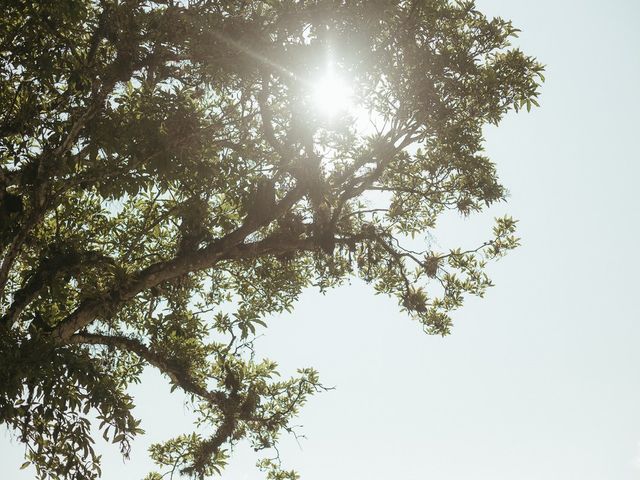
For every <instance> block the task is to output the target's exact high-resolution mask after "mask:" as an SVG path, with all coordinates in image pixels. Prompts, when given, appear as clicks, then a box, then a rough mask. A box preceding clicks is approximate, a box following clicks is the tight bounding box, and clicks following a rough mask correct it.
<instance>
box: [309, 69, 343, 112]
mask: <svg viewBox="0 0 640 480" xmlns="http://www.w3.org/2000/svg"><path fill="white" fill-rule="evenodd" d="M352 97H353V91H352V89H351V87H350V86H349V84H348V83H347V82H345V81H344V79H342V78H340V76H338V75H336V74H335V73H334V72H333V71H328V72H327V73H326V74H325V75H324V76H323V77H321V78H320V79H318V81H316V82H315V84H314V85H313V102H314V104H315V106H316V108H317V109H318V110H319V111H320V112H322V113H323V114H324V115H326V116H328V117H333V116H334V115H336V114H338V113H343V112H347V111H348V110H349V109H350V108H351V107H352V103H353V99H352Z"/></svg>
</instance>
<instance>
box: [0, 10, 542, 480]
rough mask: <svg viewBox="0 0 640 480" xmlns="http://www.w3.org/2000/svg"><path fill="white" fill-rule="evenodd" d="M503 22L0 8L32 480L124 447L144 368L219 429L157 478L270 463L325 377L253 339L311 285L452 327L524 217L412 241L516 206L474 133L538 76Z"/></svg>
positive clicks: (2, 149)
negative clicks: (458, 216)
mask: <svg viewBox="0 0 640 480" xmlns="http://www.w3.org/2000/svg"><path fill="white" fill-rule="evenodd" d="M517 31H518V30H516V29H515V28H514V27H513V26H512V24H511V23H510V22H508V21H505V20H502V19H500V18H495V19H487V18H486V17H485V16H484V15H482V14H481V13H480V12H478V11H477V10H476V9H475V6H474V3H473V1H466V0H460V1H450V0H414V1H390V0H366V1H352V2H337V1H329V0H326V1H325V0H314V1H302V0H301V1H292V0H262V1H258V0H252V1H244V2H238V1H222V0H220V1H214V0H189V1H188V2H187V1H181V2H180V1H173V0H157V1H151V0H64V1H53V0H49V1H38V2H29V1H11V2H5V4H4V5H3V15H2V16H1V17H0V32H2V33H1V34H0V41H1V47H0V76H1V83H0V103H1V104H2V105H3V106H4V108H3V112H2V115H1V119H0V133H1V138H2V140H1V143H0V252H1V264H0V302H1V303H0V308H1V311H0V313H1V316H0V420H1V421H2V422H3V423H4V424H6V425H7V426H8V427H9V428H10V429H12V430H13V431H14V432H15V434H16V436H17V437H18V438H19V439H20V440H21V441H22V442H24V444H25V449H26V450H25V451H26V457H27V460H28V461H27V462H26V464H28V463H29V462H30V463H31V464H33V466H34V467H35V469H36V471H37V476H38V478H63V479H84V478H96V477H98V476H99V475H100V468H99V458H98V457H97V455H96V453H95V452H94V448H93V439H92V434H91V430H90V428H91V423H92V421H95V423H97V428H98V429H99V431H100V433H102V435H103V436H104V437H105V439H108V440H110V441H113V442H114V443H117V444H118V445H119V447H120V450H121V452H122V454H123V455H125V456H127V455H128V452H129V446H130V442H131V440H132V439H133V438H134V437H135V435H136V434H137V433H140V432H141V428H140V421H139V420H138V419H136V418H135V417H134V416H133V413H132V406H133V404H132V399H131V398H130V396H129V395H128V394H127V385H129V384H130V383H132V382H137V381H139V378H140V374H141V372H142V370H143V368H144V367H152V368H155V369H158V370H159V371H160V372H162V373H163V374H164V375H166V377H167V378H168V379H169V381H170V382H171V385H172V386H173V388H178V389H181V390H183V391H184V392H185V393H186V394H187V395H189V398H191V400H192V401H193V403H194V405H195V406H196V408H197V411H198V414H199V417H200V419H201V421H202V422H203V424H206V425H208V427H209V428H210V429H213V431H214V433H213V434H210V435H204V434H202V433H198V432H201V431H200V430H198V429H197V428H196V429H195V432H194V433H192V434H188V435H184V436H180V437H178V438H174V439H171V440H168V441H166V442H165V443H160V444H157V445H155V446H154V447H153V448H152V449H151V452H150V453H151V456H152V457H153V459H154V460H155V462H156V463H158V464H159V466H160V468H161V469H164V470H163V471H165V472H167V471H170V472H171V474H172V475H173V473H181V474H184V475H187V476H193V477H196V478H203V477H205V476H209V475H212V474H214V473H220V471H221V469H222V468H223V466H224V463H225V458H226V456H227V452H228V451H229V448H230V447H232V446H233V445H235V444H236V443H238V442H240V441H243V440H245V441H248V442H251V445H252V446H253V447H254V448H255V449H256V450H267V451H269V449H271V448H273V447H274V446H275V445H276V442H277V440H278V437H279V436H280V435H281V434H282V433H284V432H290V431H291V430H292V426H291V423H290V420H291V419H292V417H293V416H294V415H295V414H296V412H297V411H298V409H299V408H300V406H301V405H302V404H304V402H305V401H306V400H307V398H308V396H309V395H311V394H313V393H314V392H316V391H318V390H319V389H321V388H322V385H321V384H320V382H319V379H318V375H317V373H316V372H315V371H314V370H312V369H304V370H300V371H299V376H297V377H295V378H291V379H288V380H279V379H277V378H276V367H277V366H276V364H275V363H274V362H273V361H270V360H266V359H265V360H258V359H256V358H255V356H254V355H253V349H252V339H253V338H254V334H255V331H256V327H257V326H261V327H265V326H266V323H265V319H266V318H268V316H269V315H270V314H273V313H275V312H280V311H283V310H291V309H292V308H293V305H294V303H295V300H296V298H297V297H298V296H299V295H300V293H301V291H302V290H303V289H304V288H306V287H309V286H316V287H318V288H320V289H323V290H324V289H328V288H330V287H334V286H337V285H340V284H341V283H343V282H344V281H345V280H346V279H347V278H349V277H350V276H352V275H358V276H359V277H360V278H362V279H364V280H365V281H366V282H369V283H370V284H372V285H373V286H374V288H375V290H376V292H379V293H384V294H388V295H392V296H395V297H397V298H398V301H399V305H400V307H401V308H402V309H404V310H406V311H407V312H408V313H409V314H410V315H411V316H412V317H414V318H415V319H417V320H418V321H419V322H420V323H421V324H422V325H423V326H424V330H425V331H426V332H427V333H429V334H438V335H445V334H447V333H449V330H450V326H451V319H450V317H449V312H450V311H451V310H453V309H455V308H457V307H459V306H460V305H461V304H462V301H463V297H464V296H465V295H467V294H473V295H482V294H483V292H484V291H485V289H486V288H487V287H488V286H489V285H490V281H489V279H488V277H487V276H486V274H485V273H484V266H485V262H486V260H487V259H491V258H495V257H498V256H501V255H502V254H503V253H504V252H506V251H507V250H509V249H511V248H513V247H515V246H516V244H517V238H516V237H515V235H514V231H515V222H514V221H513V220H511V219H510V218H501V219H498V221H497V224H496V227H495V228H494V236H493V238H492V239H491V240H489V241H487V242H486V243H484V244H483V245H480V246H479V247H477V248H475V246H473V245H472V246H468V247H467V248H471V250H462V249H455V250H451V251H448V252H438V251H432V250H430V249H429V248H425V249H424V250H423V251H414V250H412V249H409V248H408V246H407V245H408V244H407V239H409V238H410V237H412V236H416V235H424V234H425V233H428V232H430V231H431V230H432V229H433V228H434V227H435V225H436V221H437V219H438V218H439V216H440V215H441V214H442V213H443V212H445V211H447V210H457V211H459V212H461V213H462V214H463V215H468V214H470V213H472V212H476V211H479V210H481V209H483V208H484V207H486V206H488V205H490V204H492V203H494V202H498V201H501V200H503V199H504V198H505V190H504V188H503V187H502V186H501V185H500V183H499V181H498V179H497V176H496V171H495V167H494V165H493V163H492V162H491V161H490V160H489V159H488V158H487V157H485V156H484V155H483V154H482V144H483V136H482V128H483V126H484V125H485V124H487V123H491V124H498V123H499V121H500V120H501V118H502V117H503V116H504V115H505V113H507V112H508V111H509V110H510V109H515V110H518V109H520V108H522V107H526V108H527V109H529V108H530V107H531V104H535V105H537V103H536V97H537V95H538V87H539V82H540V81H541V80H543V76H542V71H543V68H542V66H541V65H540V64H539V63H537V62H536V60H535V59H533V58H531V57H529V56H526V55H525V54H523V53H522V52H521V51H519V50H518V49H514V48H512V47H511V46H510V43H509V41H510V38H511V37H514V36H516V33H517ZM327 75H333V76H332V77H330V78H329V77H327ZM318 82H320V84H321V86H322V87H323V88H325V90H326V89H327V87H329V89H330V90H331V92H329V93H332V94H337V93H339V92H338V91H337V90H340V89H342V90H344V92H342V93H343V94H344V95H343V96H342V97H341V99H340V102H341V104H339V105H337V106H335V109H334V110H332V111H327V110H326V109H321V108H318V105H317V104H316V103H317V102H316V100H317V99H315V100H314V95H316V93H314V92H317V83H318ZM332 82H333V83H332ZM336 82H337V83H336ZM340 82H342V83H340ZM345 86H347V87H345ZM345 92H346V93H345ZM320 101H323V102H324V101H329V99H328V98H324V97H323V98H321V99H320ZM365 119H366V120H368V121H363V120H365ZM90 419H92V420H90ZM262 467H263V468H265V469H266V470H267V471H268V475H269V478H273V479H276V478H295V474H294V473H293V472H285V471H282V470H280V469H279V467H278V463H277V462H276V461H273V460H270V459H268V458H267V459H266V460H264V461H263V462H262ZM148 478H149V479H157V478H160V474H157V473H152V474H150V475H149V476H148Z"/></svg>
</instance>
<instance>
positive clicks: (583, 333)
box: [0, 0, 640, 480]
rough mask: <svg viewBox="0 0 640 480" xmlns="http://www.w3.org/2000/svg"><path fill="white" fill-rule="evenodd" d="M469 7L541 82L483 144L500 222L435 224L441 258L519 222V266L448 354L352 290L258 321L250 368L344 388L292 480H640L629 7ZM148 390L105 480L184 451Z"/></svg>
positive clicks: (388, 307)
mask: <svg viewBox="0 0 640 480" xmlns="http://www.w3.org/2000/svg"><path fill="white" fill-rule="evenodd" d="M477 5H478V8H479V9H480V10H481V11H483V12H485V13H486V14H488V15H500V16H502V17H504V18H507V19H511V20H513V22H514V24H515V25H516V26H517V27H518V28H520V29H521V30H522V33H521V34H520V38H519V39H517V40H516V42H517V43H516V44H517V45H518V46H520V47H521V48H522V49H523V50H524V51H525V52H526V53H528V54H531V55H535V56H536V57H538V59H539V60H540V61H541V62H543V63H544V64H546V65H547V71H546V77H547V82H546V84H545V85H544V86H543V89H542V98H541V105H542V107H541V108H540V109H536V110H535V111H532V112H531V113H529V114H527V113H522V114H518V115H515V114H511V115H510V116H508V117H507V118H506V119H505V121H504V122H503V124H502V125H501V126H500V127H498V128H497V129H496V128H489V129H487V132H486V133H487V152H488V154H489V155H490V156H491V157H492V158H493V159H494V161H495V162H496V163H497V165H498V171H499V173H500V177H501V179H502V181H503V183H504V184H505V185H506V186H507V188H508V189H509V190H510V192H511V197H510V199H509V202H508V203H506V204H501V205H499V206H498V207H496V208H493V209H492V210H491V211H490V212H488V215H487V216H483V217H478V218H471V219H469V220H468V221H465V222H460V221H458V220H457V219H450V220H447V221H445V222H443V223H442V225H441V227H442V228H441V229H440V230H439V233H438V237H437V241H438V244H439V245H440V246H441V247H442V248H447V247H449V246H458V245H459V246H463V247H466V246H475V244H476V243H477V242H478V241H481V240H483V239H484V238H485V237H488V235H489V233H490V228H491V217H492V216H497V215H502V214H511V215H512V216H514V217H516V218H518V219H519V220H520V223H519V227H520V228H519V235H520V236H521V237H522V247H520V248H519V249H518V250H516V251H515V252H513V253H511V254H510V255H508V256H507V257H506V258H504V259H502V260H500V261H499V262H498V263H494V264H492V265H491V266H490V273H491V275H492V278H493V280H494V282H495V284H496V286H495V287H494V288H492V289H490V290H489V291H488V293H487V296H486V298H484V299H470V300H469V301H467V302H466V304H465V306H464V307H463V308H462V309H461V310H459V311H458V312H456V313H455V314H454V321H455V327H454V330H453V333H452V335H450V336H449V337H445V338H441V337H429V336H426V335H424V334H423V333H422V331H421V329H420V327H419V325H418V324H417V323H415V322H413V321H412V320H410V319H409V318H407V317H406V316H405V315H404V314H402V313H401V312H399V309H398V307H397V304H396V302H395V300H391V299H388V298H384V297H380V296H374V295H373V292H372V290H371V289H370V288H368V287H367V286H364V285H362V284H361V283H360V282H358V281H354V282H353V284H352V285H351V286H345V287H342V288H340V289H337V290H334V291H331V292H329V293H328V294H327V295H325V296H322V295H320V294H318V293H317V292H308V293H307V294H305V295H304V297H303V298H302V299H301V301H300V302H299V304H298V306H297V309H296V310H295V312H294V313H293V314H291V315H282V316H278V317H274V318H272V319H271V320H270V321H269V328H268V329H266V330H264V331H263V332H262V333H263V334H264V336H263V337H262V338H261V339H260V340H259V341H258V344H257V346H258V352H259V353H261V354H263V355H266V356H269V357H270V358H273V359H274V360H276V361H278V362H279V363H280V365H281V369H282V371H283V372H285V373H289V372H292V371H294V369H295V368H296V367H305V366H313V367H316V368H317V369H318V370H319V371H320V375H321V379H322V380H323V382H324V383H325V384H326V385H331V386H335V387H336V388H335V390H333V391H330V392H326V393H322V394H318V395H317V396H315V397H312V398H311V400H310V401H309V403H308V404H307V405H306V406H305V407H304V408H303V411H302V414H301V415H300V417H299V421H298V423H299V424H301V425H303V426H304V427H303V428H302V429H301V432H303V433H304V434H306V436H307V438H306V439H302V440H300V444H298V443H297V442H296V441H295V440H294V439H292V438H285V439H283V442H282V446H281V455H282V459H283V462H284V465H285V466H286V467H288V468H295V469H297V470H298V471H299V472H300V473H301V475H302V480H327V479H331V480H352V479H366V480H389V479H400V480H424V479H433V480H572V479H576V480H578V479H579V480H632V479H635V480H637V479H640V448H639V445H640V375H639V374H638V372H639V370H640V348H639V346H640V307H639V305H640V304H639V298H638V297H639V296H640V294H639V293H638V287H639V286H640V285H639V284H640V282H639V281H638V271H640V259H639V257H638V254H637V252H636V251H635V249H636V248H638V246H639V245H640V227H639V220H640V209H639V202H638V200H637V195H638V188H637V187H638V183H639V182H640V164H639V162H638V160H640V158H639V157H640V155H639V153H638V141H639V140H640V135H638V132H637V131H638V129H639V127H640V122H639V121H638V119H637V115H638V112H640V81H639V78H638V77H639V76H640V28H639V27H638V26H639V25H640V1H638V0H613V1H608V2H602V1H595V0H590V1H578V0H573V1H571V0H557V1H552V0H538V1H535V2H534V1H531V0H477ZM146 379H147V380H148V381H146V382H144V383H143V385H141V386H137V387H136V388H135V389H134V390H133V393H134V394H136V398H137V401H136V403H137V405H138V407H137V409H136V413H137V415H138V416H140V417H141V418H142V419H143V427H144V428H145V429H146V430H147V435H145V436H143V437H141V438H140V439H139V440H138V442H137V443H135V444H134V448H133V452H132V459H131V460H130V461H129V462H127V463H126V464H123V463H122V461H121V460H120V459H119V458H118V453H117V448H114V447H115V446H114V447H111V448H109V449H105V450H104V452H105V454H104V455H105V456H104V464H103V472H104V476H103V478H104V479H105V480H116V479H127V480H128V479H141V478H142V477H143V476H144V474H145V473H146V472H148V471H149V470H150V469H152V468H153V466H152V464H151V463H150V462H149V460H148V458H147V455H146V448H147V446H148V444H149V443H151V442H153V441H157V440H161V439H167V438H169V437H170V436H172V435H175V434H179V433H186V432H189V431H190V430H189V429H190V424H189V423H188V421H187V418H186V417H185V416H184V413H185V411H186V410H185V408H184V407H183V404H182V400H181V398H180V396H179V395H178V394H173V395H171V396H170V395H169V393H168V388H167V386H166V383H165V382H164V381H163V380H161V379H160V377H159V376H155V375H150V376H148V377H146ZM256 459H257V458H256V457H254V455H253V453H252V452H250V451H249V450H248V449H246V450H245V449H243V448H238V449H237V451H236V452H235V454H234V456H233V457H232V461H231V464H230V467H229V468H228V470H227V472H226V474H225V475H224V476H223V478H224V479H225V480H254V479H255V480H258V479H262V478H264V475H263V474H261V473H260V472H259V471H258V470H257V469H255V467H254V463H255V460H256ZM22 461H23V460H22V449H21V447H20V445H19V444H17V443H13V442H12V441H11V440H10V437H9V436H8V434H7V433H6V430H0V465H2V472H1V473H0V477H1V478H2V479H3V480H4V479H6V480H14V479H15V480H22V479H31V478H32V475H33V474H32V473H31V471H30V470H26V471H23V472H18V467H19V465H20V464H21V463H22Z"/></svg>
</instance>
